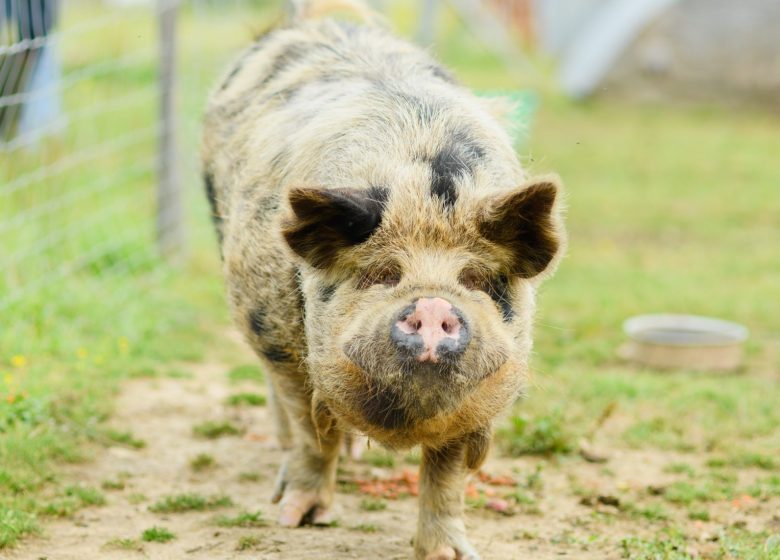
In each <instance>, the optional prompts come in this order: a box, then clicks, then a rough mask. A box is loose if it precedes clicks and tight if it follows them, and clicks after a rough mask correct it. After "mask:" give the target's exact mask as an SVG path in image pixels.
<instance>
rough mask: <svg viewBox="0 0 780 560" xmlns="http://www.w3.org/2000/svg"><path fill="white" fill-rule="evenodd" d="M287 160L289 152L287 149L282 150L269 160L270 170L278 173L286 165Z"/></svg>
mask: <svg viewBox="0 0 780 560" xmlns="http://www.w3.org/2000/svg"><path fill="white" fill-rule="evenodd" d="M289 159H290V152H289V151H288V150H287V148H282V149H281V150H279V151H278V152H277V154H276V155H275V156H274V157H272V158H271V162H270V164H271V169H273V170H274V171H279V170H280V169H281V168H282V167H284V166H285V165H287V162H288V161H289Z"/></svg>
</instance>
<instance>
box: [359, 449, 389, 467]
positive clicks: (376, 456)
mask: <svg viewBox="0 0 780 560" xmlns="http://www.w3.org/2000/svg"><path fill="white" fill-rule="evenodd" d="M362 460H363V461H365V462H366V463H368V464H369V465H373V466H374V467H385V468H392V467H394V466H395V457H394V456H393V455H392V454H391V453H388V452H387V451H381V450H379V449H368V450H366V451H365V452H364V453H363V457H362Z"/></svg>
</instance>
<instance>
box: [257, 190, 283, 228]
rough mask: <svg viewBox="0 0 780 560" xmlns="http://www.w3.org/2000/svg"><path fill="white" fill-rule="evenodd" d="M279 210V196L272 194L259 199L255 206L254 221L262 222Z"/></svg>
mask: <svg viewBox="0 0 780 560" xmlns="http://www.w3.org/2000/svg"><path fill="white" fill-rule="evenodd" d="M278 209H279V195H277V194H272V195H269V196H266V197H263V198H261V199H260V200H258V201H257V205H256V206H255V220H257V221H259V222H264V221H266V220H268V219H269V218H270V216H271V214H272V213H273V212H275V211H276V210H278Z"/></svg>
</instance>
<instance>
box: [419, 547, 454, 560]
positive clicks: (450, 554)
mask: <svg viewBox="0 0 780 560" xmlns="http://www.w3.org/2000/svg"><path fill="white" fill-rule="evenodd" d="M425 560H458V553H457V552H455V549H454V548H452V547H451V546H440V547H439V548H437V549H436V550H434V551H433V552H431V553H430V554H428V555H427V556H426V557H425Z"/></svg>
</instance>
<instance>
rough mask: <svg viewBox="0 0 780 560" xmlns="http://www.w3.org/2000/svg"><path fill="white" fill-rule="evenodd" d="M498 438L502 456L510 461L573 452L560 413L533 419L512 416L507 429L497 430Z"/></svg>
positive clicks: (569, 436) (572, 446) (525, 416)
mask: <svg viewBox="0 0 780 560" xmlns="http://www.w3.org/2000/svg"><path fill="white" fill-rule="evenodd" d="M498 435H499V438H500V442H501V444H502V445H503V448H504V450H505V451H506V453H507V454H509V455H511V456H513V457H518V456H521V455H553V454H557V453H569V452H570V451H571V450H572V449H573V448H574V444H573V439H572V435H571V434H569V433H568V432H567V431H566V430H565V429H564V418H563V414H562V413H561V412H560V411H556V412H552V413H550V414H544V415H541V416H537V417H530V416H528V415H518V416H514V417H512V419H511V423H510V426H509V427H508V428H504V429H502V430H499V433H498Z"/></svg>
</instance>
